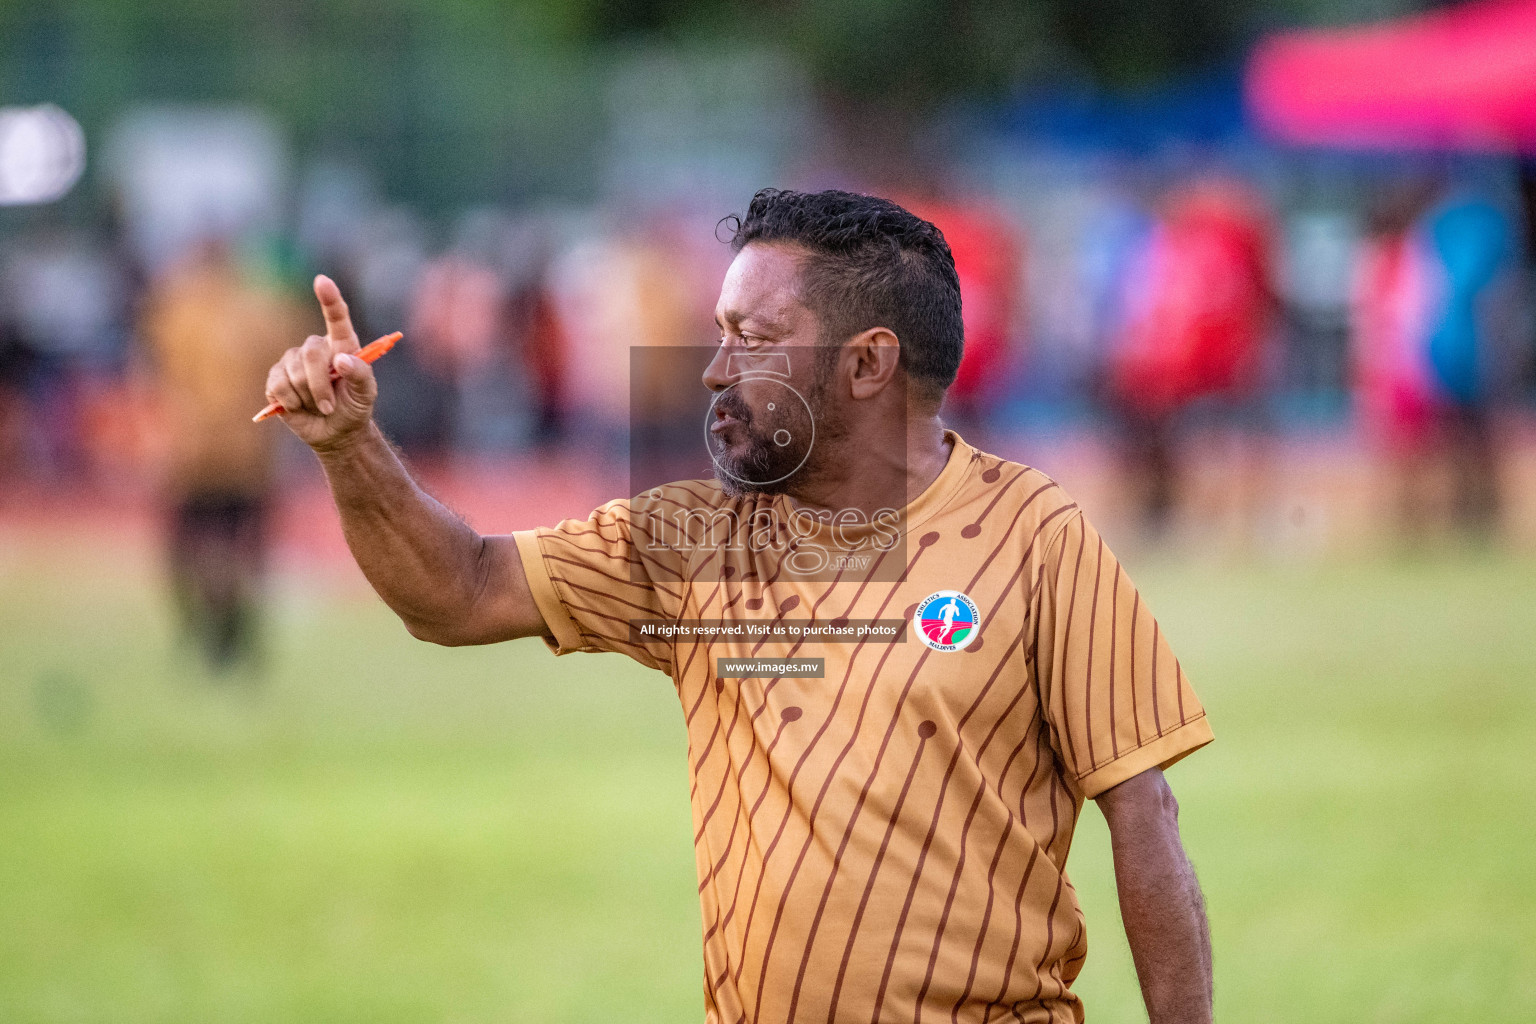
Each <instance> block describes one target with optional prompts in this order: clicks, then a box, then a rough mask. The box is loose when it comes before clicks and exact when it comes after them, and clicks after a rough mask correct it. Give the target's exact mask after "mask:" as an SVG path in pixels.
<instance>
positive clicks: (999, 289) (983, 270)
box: [904, 202, 1024, 435]
mask: <svg viewBox="0 0 1536 1024" xmlns="http://www.w3.org/2000/svg"><path fill="white" fill-rule="evenodd" d="M904 205H906V207H907V209H909V210H911V211H912V212H913V213H915V214H917V215H918V216H919V217H922V218H923V219H925V220H929V221H932V222H933V223H934V224H936V225H938V228H939V230H940V231H942V232H944V240H945V241H946V242H948V243H949V250H950V252H951V253H952V254H953V255H954V257H955V273H956V274H958V275H959V277H960V300H961V315H962V316H963V318H964V320H965V356H964V357H963V358H962V359H961V360H960V372H959V374H958V375H957V376H956V377H955V383H954V384H953V385H951V387H950V389H949V393H948V395H947V396H946V407H945V409H946V412H948V413H952V414H953V418H954V419H955V420H957V421H958V422H959V423H960V424H961V426H962V428H965V427H968V428H969V429H968V431H967V433H968V435H970V434H975V433H976V432H977V430H978V428H981V427H983V426H984V421H985V417H986V416H987V414H988V413H989V412H991V410H992V407H993V406H994V405H995V403H996V402H997V400H998V399H999V398H1000V397H1001V392H1002V388H1001V385H1002V384H1003V382H1004V380H1005V375H1006V373H1007V372H1008V370H1009V363H1010V357H1011V356H1012V354H1013V348H1014V339H1015V337H1016V335H1017V332H1018V329H1019V328H1018V325H1019V323H1020V319H1021V314H1022V312H1023V310H1022V308H1021V306H1022V303H1021V301H1020V278H1021V274H1022V272H1023V266H1024V243H1023V239H1022V234H1021V232H1020V231H1019V230H1018V229H1017V228H1016V227H1015V226H1014V224H1013V223H1012V221H1011V220H1010V219H1009V218H1008V217H1007V216H1006V215H1005V214H1003V213H1002V212H1001V211H998V210H995V209H993V208H991V207H988V206H984V205H981V204H962V203H946V202H934V203H924V202H909V203H905V204H904Z"/></svg>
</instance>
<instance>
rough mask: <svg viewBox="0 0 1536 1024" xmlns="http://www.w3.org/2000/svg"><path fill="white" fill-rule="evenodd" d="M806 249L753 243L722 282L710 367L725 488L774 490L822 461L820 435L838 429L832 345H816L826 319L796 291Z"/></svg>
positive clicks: (714, 451)
mask: <svg viewBox="0 0 1536 1024" xmlns="http://www.w3.org/2000/svg"><path fill="white" fill-rule="evenodd" d="M799 283H800V267H799V254H798V253H797V251H796V250H795V249H794V248H793V247H791V246H787V245H778V244H757V243H754V244H750V245H748V246H747V247H746V248H744V249H742V251H741V252H740V253H739V254H738V255H737V257H736V259H735V260H734V261H732V263H731V266H730V269H729V270H728V271H726V274H725V281H724V283H723V284H722V285H721V287H720V301H719V303H718V304H717V305H716V306H715V323H716V326H718V327H719V328H720V348H719V350H718V351H717V352H716V353H715V358H714V359H713V360H712V361H711V362H710V364H709V367H708V368H707V369H706V370H705V371H704V384H705V386H706V387H708V388H709V389H710V390H711V391H713V392H715V401H714V405H713V407H712V408H711V411H710V420H709V435H708V437H709V440H708V444H709V449H710V457H711V459H712V460H713V462H714V466H715V476H716V478H717V479H718V480H719V481H720V484H721V486H722V487H724V488H725V490H726V491H727V492H728V493H732V494H744V493H753V492H756V493H764V494H777V493H782V492H785V491H789V490H792V489H793V488H794V486H795V482H796V479H797V478H803V476H804V475H805V474H806V473H807V471H808V470H810V469H811V468H812V467H814V466H815V465H816V463H817V459H818V455H817V444H818V442H820V443H821V447H822V449H823V450H825V448H826V442H827V441H829V440H831V439H832V437H833V436H835V435H837V434H838V433H839V430H838V428H839V426H840V424H841V422H842V417H841V415H839V413H840V411H841V410H840V409H836V408H833V406H834V405H835V404H836V403H835V401H834V399H835V389H834V388H833V387H832V379H833V370H834V367H833V361H832V357H833V356H834V355H835V351H836V350H835V349H827V348H825V347H822V346H820V345H819V342H820V340H821V339H820V334H819V331H820V326H821V325H820V320H819V318H818V317H817V316H816V314H815V313H814V312H812V311H811V310H810V309H809V308H808V307H807V306H806V305H805V304H804V303H803V302H801V300H800V297H799Z"/></svg>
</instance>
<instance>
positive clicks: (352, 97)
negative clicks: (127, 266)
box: [0, 0, 1425, 210]
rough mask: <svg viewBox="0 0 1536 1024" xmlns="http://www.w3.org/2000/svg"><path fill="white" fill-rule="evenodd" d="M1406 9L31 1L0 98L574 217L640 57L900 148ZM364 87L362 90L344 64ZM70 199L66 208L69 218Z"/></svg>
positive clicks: (428, 195)
mask: <svg viewBox="0 0 1536 1024" xmlns="http://www.w3.org/2000/svg"><path fill="white" fill-rule="evenodd" d="M1422 6H1425V5H1424V4H1423V3H1422V2H1415V0H1265V2H1262V3H1261V2H1260V0H1183V2H1180V3H1178V4H1170V3H1165V4H1146V3H1140V2H1136V0H947V2H946V0H766V2H747V0H625V2H607V0H515V2H507V0H385V2H374V0H369V2H363V0H328V2H325V3H305V2H299V0H266V2H263V3H261V4H235V3H227V2H217V0H153V2H131V0H50V2H25V0H24V2H15V0H13V2H10V3H7V4H4V5H0V101H3V102H6V103H13V104H26V103H36V102H43V101H51V102H56V103H59V104H60V105H62V106H64V107H65V108H66V109H68V110H70V111H71V112H72V113H73V114H74V115H75V116H76V117H77V118H79V120H80V121H81V123H82V124H83V125H84V127H85V129H86V132H87V134H88V135H90V136H98V135H99V133H100V132H102V131H104V130H105V129H106V128H107V127H108V126H110V124H111V123H112V122H113V121H114V120H115V118H116V117H117V116H118V115H119V114H120V113H121V111H122V109H123V106H124V104H125V103H126V102H128V100H129V99H130V98H131V99H132V100H134V101H137V102H145V103H157V102H166V103H175V102H195V103H223V102H249V103H255V104H258V105H259V106H261V107H264V108H265V109H267V110H269V111H271V112H272V113H274V114H276V115H277V116H278V117H279V118H281V119H282V121H283V123H284V124H286V125H287V126H288V128H289V130H290V131H291V132H292V133H293V136H294V137H293V141H294V142H295V143H296V144H297V145H298V146H299V148H300V149H301V150H303V151H306V152H321V153H325V152H333V153H341V154H357V153H367V154H373V155H375V159H377V156H376V155H377V154H387V159H386V160H385V162H384V163H385V166H380V167H377V171H378V174H379V176H380V178H381V180H382V182H383V184H384V186H385V188H386V189H387V191H389V192H390V193H393V194H398V195H409V196H410V197H411V198H412V199H413V201H415V202H417V203H420V204H422V205H423V206H425V207H426V208H428V209H435V210H447V209H451V208H455V207H462V206H463V205H465V204H472V203H477V202H523V201H528V200H529V199H532V198H543V197H549V198H557V199H558V198H566V199H573V200H581V199H586V198H589V197H590V196H591V195H592V194H593V192H594V191H595V189H596V188H597V186H598V183H599V178H600V172H599V164H600V160H599V155H598V152H597V150H598V149H599V147H600V146H601V144H602V139H603V132H604V126H605V118H607V117H609V116H611V115H610V114H608V113H607V112H606V108H605V93H604V89H605V84H606V83H607V81H608V78H607V76H606V74H605V72H606V71H607V69H608V68H609V67H610V66H611V65H612V64H613V62H614V61H615V60H618V59H621V58H622V57H623V55H625V54H627V53H631V52H633V51H634V50H635V49H637V48H644V47H659V48H663V49H669V50H675V51H678V52H682V53H685V54H695V55H699V56H701V57H706V58H709V59H715V60H719V61H721V62H723V64H724V66H725V67H726V68H727V74H729V70H728V69H729V68H730V67H731V66H732V65H733V63H734V62H736V61H742V62H747V63H750V62H752V61H755V60H757V59H759V58H761V57H762V56H763V55H764V54H765V53H766V54H770V55H778V56H782V57H787V58H788V60H789V62H790V65H791V66H795V65H798V66H799V67H800V68H803V69H804V71H805V73H806V75H807V76H808V79H809V81H810V83H811V85H812V88H813V91H814V93H815V100H816V103H817V104H818V106H819V107H820V108H821V110H822V111H823V112H824V113H825V114H826V115H827V116H829V117H830V118H831V119H832V121H833V123H834V124H835V125H836V127H837V128H838V129H839V132H838V133H839V134H847V135H850V136H851V138H852V139H853V141H854V144H855V145H863V144H868V145H871V146H873V147H874V148H875V149H876V150H877V151H884V150H888V149H891V148H894V149H895V151H897V152H900V151H901V150H902V148H903V147H904V146H907V145H909V144H910V141H911V139H912V138H913V136H914V133H918V132H921V130H922V128H923V126H924V125H925V124H926V123H927V121H928V119H929V118H930V116H931V115H932V113H933V112H934V111H936V110H938V109H942V108H945V107H949V108H953V106H954V105H955V104H957V103H987V102H994V101H997V100H1000V99H1004V98H1007V97H1009V96H1013V95H1018V94H1021V93H1025V92H1027V91H1029V90H1030V89H1032V88H1037V87H1041V86H1047V85H1057V84H1060V83H1062V82H1070V83H1073V84H1074V85H1077V86H1079V87H1089V88H1098V89H1107V90H1120V91H1125V90H1136V89H1141V88H1146V87H1148V86H1153V85H1156V84H1157V83H1160V82H1166V81H1168V80H1170V79H1173V78H1177V77H1178V76H1181V75H1186V74H1191V73H1196V72H1199V71H1201V70H1204V69H1209V68H1211V67H1212V66H1213V65H1214V66H1219V65H1222V64H1228V63H1231V62H1233V61H1235V60H1236V58H1237V57H1238V55H1239V54H1240V52H1241V48H1242V46H1243V45H1244V44H1245V43H1246V42H1247V41H1249V40H1250V39H1252V38H1253V37H1254V36H1255V35H1256V34H1257V33H1258V32H1260V31H1262V30H1265V29H1270V28H1274V27H1276V26H1278V25H1286V24H1325V23H1344V22H1351V21H1361V20H1368V19H1373V18H1385V17H1391V16H1394V15H1398V14H1402V13H1404V12H1406V11H1409V10H1412V9H1414V8H1417V7H1422ZM359 68H365V69H368V70H367V72H366V73H361V74H360V73H359V72H358V70H357V69H359ZM77 201H79V200H77Z"/></svg>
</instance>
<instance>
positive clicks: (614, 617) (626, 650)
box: [512, 501, 683, 673]
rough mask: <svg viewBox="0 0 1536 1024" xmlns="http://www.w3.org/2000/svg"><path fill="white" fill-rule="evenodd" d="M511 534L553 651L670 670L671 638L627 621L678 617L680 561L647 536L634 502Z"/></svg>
mask: <svg viewBox="0 0 1536 1024" xmlns="http://www.w3.org/2000/svg"><path fill="white" fill-rule="evenodd" d="M637 534H639V535H640V536H639V537H638V538H637ZM512 536H513V539H514V540H515V541H516V542H517V551H518V555H519V556H520V557H521V559H522V563H523V572H524V574H525V575H526V576H527V578H528V587H529V589H530V590H531V591H532V592H533V599H534V602H535V603H536V604H537V605H538V608H539V612H540V613H541V614H542V615H543V616H544V624H545V625H546V626H547V627H548V628H549V632H550V636H549V637H546V638H545V643H547V644H548V645H549V647H550V649H551V650H553V651H554V652H555V653H556V654H569V653H571V652H572V651H588V652H596V651H612V652H615V653H618V654H625V655H628V656H629V657H631V658H634V659H635V660H636V661H638V662H640V663H641V664H642V665H645V666H646V667H648V668H654V669H660V670H661V671H663V672H668V673H670V672H671V668H672V644H671V642H670V641H665V640H661V639H654V640H645V641H642V639H641V638H640V637H639V636H637V635H635V634H634V633H633V631H632V630H631V629H630V623H631V622H632V621H634V620H637V619H672V618H675V617H676V616H677V612H678V608H679V607H680V605H681V594H682V590H683V566H682V564H681V560H680V559H678V558H675V557H670V556H672V555H673V552H671V551H670V550H669V549H667V548H665V547H663V546H661V545H659V544H656V543H652V542H650V540H649V534H648V533H647V526H646V524H645V523H644V522H643V521H642V517H640V516H637V515H636V514H635V513H634V510H633V506H632V503H631V502H629V501H612V502H609V503H608V504H606V505H603V506H602V507H601V508H599V509H597V510H596V511H595V512H593V513H592V515H591V516H589V517H588V518H586V519H567V520H565V521H564V522H562V523H560V524H558V525H556V526H551V527H540V528H539V529H536V530H522V531H518V532H516V533H514V534H513V535H512ZM637 539H638V542H637Z"/></svg>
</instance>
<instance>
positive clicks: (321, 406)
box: [267, 274, 379, 452]
mask: <svg viewBox="0 0 1536 1024" xmlns="http://www.w3.org/2000/svg"><path fill="white" fill-rule="evenodd" d="M315 298H317V299H319V300H320V310H321V312H323V313H324V314H325V337H323V338H322V337H320V336H319V335H311V336H310V337H309V338H307V339H305V341H304V344H302V345H300V346H298V347H297V348H291V349H289V350H288V351H287V352H284V353H283V356H282V358H281V359H279V360H278V361H277V363H276V365H274V366H273V367H272V369H271V370H270V371H268V373H267V400H268V401H269V402H279V403H281V404H282V407H283V422H285V423H287V424H288V429H289V430H292V431H293V432H294V433H295V434H296V435H298V437H299V440H301V441H303V442H304V443H305V444H307V445H309V446H310V447H311V448H313V449H315V450H316V451H319V452H325V451H328V450H335V449H337V448H340V447H343V446H345V445H346V444H347V443H348V442H349V441H351V440H353V439H354V438H357V437H359V436H361V435H362V434H363V433H364V428H366V427H367V425H368V423H369V421H370V420H371V419H372V418H373V403H374V399H376V398H377V397H378V394H379V385H378V382H377V381H376V380H375V379H374V376H373V368H372V367H371V366H369V365H368V364H367V363H365V362H363V361H362V360H361V359H357V358H354V357H353V355H352V353H354V352H356V351H357V350H358V348H359V345H358V341H357V331H355V330H354V329H353V328H352V315H351V313H349V312H348V311H347V303H346V301H345V300H344V299H342V297H341V289H339V288H337V287H336V282H335V281H332V280H331V279H330V278H328V277H326V276H325V275H324V274H321V275H320V276H319V277H316V278H315ZM333 367H334V368H335V370H336V372H337V373H338V374H339V375H340V378H339V379H338V380H336V381H334V382H332V380H331V369H332V368H333Z"/></svg>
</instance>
